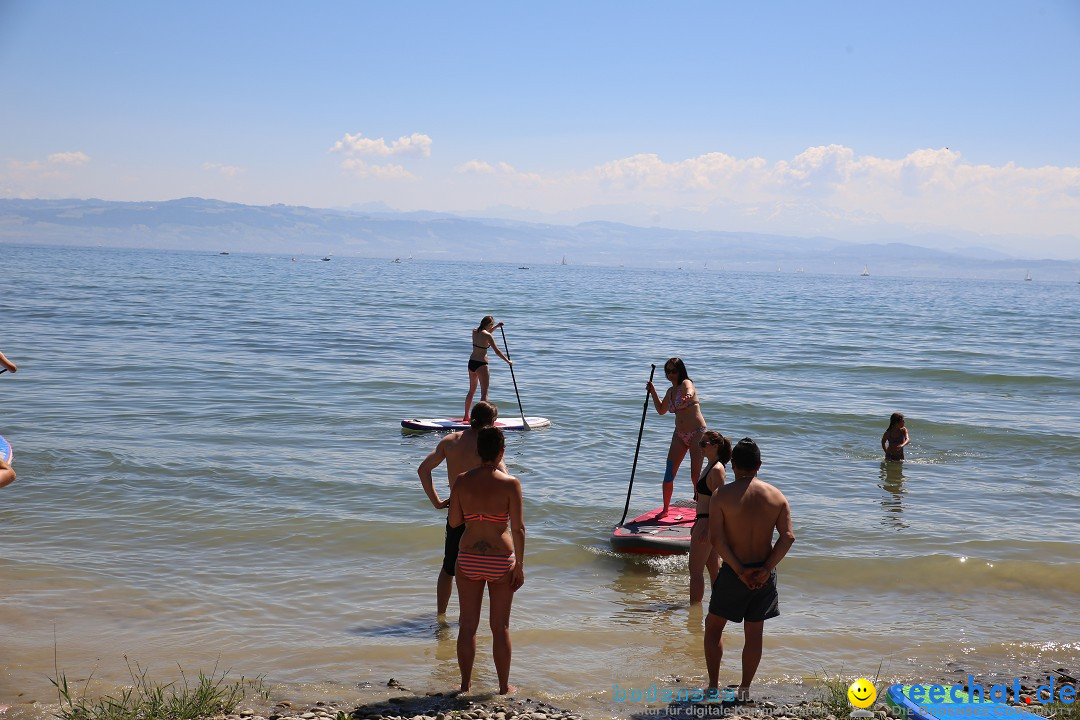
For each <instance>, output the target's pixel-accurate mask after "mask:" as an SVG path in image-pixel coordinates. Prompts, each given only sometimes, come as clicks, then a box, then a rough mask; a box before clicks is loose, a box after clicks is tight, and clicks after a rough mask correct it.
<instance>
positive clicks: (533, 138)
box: [0, 0, 1080, 259]
mask: <svg viewBox="0 0 1080 720" xmlns="http://www.w3.org/2000/svg"><path fill="white" fill-rule="evenodd" d="M1078 69H1080V4H1077V3H1075V2H1071V1H1070V0H1048V1H1046V2H1039V3H1037V4H1032V3H1027V2H1020V1H1019V0H1010V1H1006V2H1001V3H995V4H992V5H987V4H985V3H980V2H973V1H966V2H955V3H948V4H945V5H941V4H938V3H932V2H914V3H909V4H906V5H904V6H883V5H876V4H864V3H847V2H836V3H827V4H822V5H817V6H809V5H805V4H799V3H795V2H782V3H776V4H771V5H767V6H764V5H757V4H750V3H746V4H740V3H717V2H686V3H679V4H675V5H666V6H664V7H663V8H660V7H659V6H655V5H651V4H646V3H615V2H598V3H589V4H584V5H582V4H577V3H570V2H553V3H545V4H543V5H537V6H510V5H505V4H501V3H494V2H481V3H472V4H469V5H467V6H456V5H454V6H451V5H444V4H438V3H403V4H390V3H375V4H354V3H343V2H326V3H319V4H315V5H313V6H310V7H307V8H304V10H303V11H302V12H298V11H297V10H296V9H295V8H286V7H281V6H276V5H266V4H262V3H255V2H253V1H250V0H245V1H241V2H234V3H228V4H225V5H221V4H217V3H209V2H192V3H185V4H183V5H175V6H174V5H160V4H144V3H139V2H135V1H134V0H114V1H111V2H104V3H97V4H92V5H86V4H80V3H74V2H70V1H68V2H64V1H60V0H41V1H38V2H29V0H8V1H7V2H2V3H0V94H2V96H3V97H5V98H6V102H5V105H6V107H5V112H4V113H3V120H0V128H2V130H3V132H2V133H0V197H9V198H46V199H48V198H91V197H93V198H101V199H105V200H114V201H146V200H150V201H159V200H168V199H172V198H183V197H204V198H215V199H220V200H223V201H227V202H236V203H243V204H250V205H271V204H274V203H284V204H287V205H302V206H308V207H313V208H349V207H379V206H382V205H385V206H386V207H389V208H393V209H396V210H400V211H432V212H445V213H453V214H458V215H464V216H471V217H495V218H507V219H516V220H526V221H532V222H554V223H567V224H573V223H579V222H585V221H589V220H603V221H612V222H622V223H627V224H631V225H636V226H643V227H671V228H676V229H686V230H717V231H730V232H757V233H774V234H783V235H794V236H816V235H820V236H827V237H834V238H837V239H842V240H856V241H860V242H885V241H906V240H908V239H909V238H911V237H916V236H921V237H931V238H933V237H943V238H944V237H945V236H948V237H949V238H957V239H958V240H959V242H958V243H954V245H962V244H964V243H965V242H966V243H968V244H970V245H979V246H985V247H989V248H993V249H995V250H1000V251H1003V252H1008V253H1011V254H1014V255H1028V256H1032V255H1034V256H1041V257H1049V258H1058V259H1075V258H1077V257H1080V235H1078V233H1080V231H1078V228H1080V134H1078V133H1077V132H1076V131H1075V128H1076V127H1077V126H1080V93H1078V89H1077V83H1076V81H1075V78H1076V73H1077V70H1078ZM941 242H945V240H942V241H941Z"/></svg>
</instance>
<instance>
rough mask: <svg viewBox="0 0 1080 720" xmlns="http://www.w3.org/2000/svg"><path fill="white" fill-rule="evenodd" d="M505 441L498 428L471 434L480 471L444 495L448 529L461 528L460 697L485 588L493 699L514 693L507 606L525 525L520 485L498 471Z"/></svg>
mask: <svg viewBox="0 0 1080 720" xmlns="http://www.w3.org/2000/svg"><path fill="white" fill-rule="evenodd" d="M505 448H506V440H505V439H504V438H503V434H502V431H501V430H499V429H498V428H494V427H487V428H484V429H482V430H481V431H480V432H479V433H478V434H477V439H476V450H477V452H478V454H479V455H480V461H481V464H480V467H478V468H476V469H474V470H470V471H469V472H466V473H462V474H461V475H458V477H457V480H456V481H455V482H454V491H453V492H452V493H450V518H449V519H450V525H451V526H457V525H460V524H461V523H465V534H464V535H462V536H461V545H460V547H461V552H460V553H459V554H458V560H457V572H456V573H455V578H456V579H457V589H458V603H459V608H460V610H459V612H458V639H457V656H458V667H459V668H460V669H461V692H469V690H470V689H471V688H472V668H473V661H474V660H475V659H476V630H477V628H478V627H479V626H480V611H481V609H482V606H483V603H484V586H485V585H487V589H488V601H489V604H490V623H491V635H492V655H493V657H494V659H495V672H496V673H497V674H498V676H499V694H501V695H506V694H509V693H512V692H514V691H515V690H517V688H515V687H513V686H512V685H510V684H509V679H510V655H511V648H510V607H511V605H512V604H513V601H514V592H516V591H517V589H518V588H520V587H521V586H522V585H523V584H524V583H525V570H524V567H523V565H522V562H523V560H524V555H525V525H524V522H523V521H522V516H521V482H520V481H519V480H518V479H517V478H516V477H513V476H512V475H508V474H506V473H505V472H502V471H501V470H499V463H500V462H501V461H502V459H503V452H504V450H505Z"/></svg>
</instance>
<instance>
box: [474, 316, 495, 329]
mask: <svg viewBox="0 0 1080 720" xmlns="http://www.w3.org/2000/svg"><path fill="white" fill-rule="evenodd" d="M494 322H495V318H493V317H492V316H490V315H485V316H484V319H483V320H481V321H480V326H479V327H477V328H476V329H477V330H487V328H488V326H489V325H491V324H492V323H494Z"/></svg>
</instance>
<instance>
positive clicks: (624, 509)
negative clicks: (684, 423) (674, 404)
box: [619, 365, 656, 525]
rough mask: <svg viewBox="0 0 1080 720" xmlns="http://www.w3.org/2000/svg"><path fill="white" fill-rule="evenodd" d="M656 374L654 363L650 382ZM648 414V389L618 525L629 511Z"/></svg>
mask: <svg viewBox="0 0 1080 720" xmlns="http://www.w3.org/2000/svg"><path fill="white" fill-rule="evenodd" d="M655 374H656V365H653V366H652V370H650V371H649V382H652V379H653V375H655ZM648 414H649V391H648V390H646V391H645V405H644V407H642V408H641V427H640V428H638V433H637V447H636V448H634V465H633V467H631V468H630V487H628V488H626V506H625V507H624V508H623V511H622V520H620V521H619V525H622V524H623V523H624V522H626V513H627V512H629V511H630V493H632V492H633V491H634V473H635V472H637V458H638V453H639V452H641V436H642V435H643V434H644V433H645V416H646V415H648Z"/></svg>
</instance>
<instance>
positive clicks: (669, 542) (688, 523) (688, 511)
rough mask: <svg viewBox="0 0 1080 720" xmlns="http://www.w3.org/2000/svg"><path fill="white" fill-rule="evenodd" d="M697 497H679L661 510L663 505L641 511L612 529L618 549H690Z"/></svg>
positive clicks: (656, 552) (674, 552) (669, 551)
mask: <svg viewBox="0 0 1080 720" xmlns="http://www.w3.org/2000/svg"><path fill="white" fill-rule="evenodd" d="M696 508H697V505H696V504H695V503H694V501H693V500H679V501H678V502H674V503H672V504H671V506H670V507H669V508H668V511H667V512H666V513H663V514H660V511H661V510H662V509H663V508H657V509H655V510H651V511H649V512H647V513H645V514H644V515H638V516H637V517H636V518H634V519H633V520H629V521H627V522H626V523H624V524H622V525H616V526H615V529H614V530H613V531H612V533H611V547H612V548H613V549H614V550H615V552H625V553H645V554H651V555H679V554H681V553H688V552H690V528H691V527H693V525H694V520H696V519H697V509H696Z"/></svg>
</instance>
